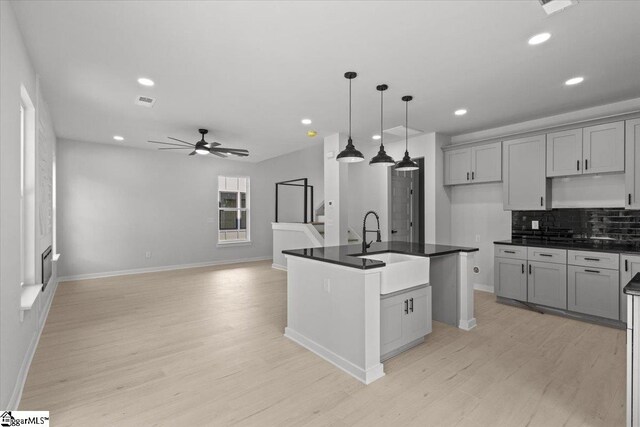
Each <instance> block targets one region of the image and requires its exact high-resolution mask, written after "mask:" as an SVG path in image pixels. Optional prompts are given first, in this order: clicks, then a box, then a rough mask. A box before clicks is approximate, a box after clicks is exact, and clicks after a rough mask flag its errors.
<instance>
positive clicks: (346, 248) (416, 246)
mask: <svg viewBox="0 0 640 427" xmlns="http://www.w3.org/2000/svg"><path fill="white" fill-rule="evenodd" d="M477 250H478V248H465V247H461V246H448V245H427V244H420V243H408V242H380V243H376V242H374V243H372V244H371V247H370V248H369V249H367V252H366V254H365V253H364V252H363V251H362V244H358V245H343V246H329V247H326V248H308V249H289V250H284V251H282V253H283V254H286V255H293V256H298V257H302V258H309V259H313V260H316V261H322V262H328V263H331V264H338V265H342V266H345V267H353V268H360V269H363V270H367V269H370V268H378V267H384V266H385V263H384V262H382V261H377V260H372V259H364V258H357V257H358V256H359V255H374V254H382V253H385V252H393V253H398V254H406V255H414V256H422V257H432V256H439V255H448V254H454V253H457V252H475V251H477Z"/></svg>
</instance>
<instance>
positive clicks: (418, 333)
mask: <svg viewBox="0 0 640 427" xmlns="http://www.w3.org/2000/svg"><path fill="white" fill-rule="evenodd" d="M477 250H478V249H477V248H465V247H458V246H448V245H429V244H417V243H407V242H380V243H373V244H372V245H371V247H370V248H368V249H365V248H364V247H363V246H362V245H344V246H333V247H321V248H308V249H295V250H285V251H283V253H284V254H285V257H286V259H287V327H286V328H285V336H286V337H287V338H289V339H291V340H293V341H295V342H296V343H298V344H300V345H302V346H303V347H305V348H307V349H308V350H311V351H312V352H314V353H316V354H317V355H319V356H320V357H322V358H324V359H325V360H327V361H329V362H331V363H333V364H334V365H336V366H337V367H339V368H341V369H342V370H344V371H345V372H347V373H349V374H351V375H352V376H354V377H355V378H357V379H358V380H360V381H361V382H363V383H365V384H369V383H371V382H373V381H375V380H376V379H378V378H380V377H382V376H383V375H384V369H383V364H382V362H383V361H384V360H385V359H387V358H389V357H392V356H394V355H396V354H398V353H400V352H402V351H405V350H407V349H409V348H411V347H413V346H415V345H417V344H419V343H420V342H422V341H423V340H424V336H425V335H427V334H428V333H430V332H431V320H432V318H433V319H434V320H438V321H443V322H445V323H448V324H452V325H454V326H457V327H459V328H461V329H464V330H470V329H472V328H473V327H474V326H475V325H476V320H475V317H474V314H473V284H472V283H471V280H470V277H471V272H472V271H471V270H472V268H473V258H474V252H476V251H477Z"/></svg>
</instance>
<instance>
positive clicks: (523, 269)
mask: <svg viewBox="0 0 640 427" xmlns="http://www.w3.org/2000/svg"><path fill="white" fill-rule="evenodd" d="M522 274H524V264H522Z"/></svg>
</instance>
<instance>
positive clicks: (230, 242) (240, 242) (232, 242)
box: [216, 240, 253, 247]
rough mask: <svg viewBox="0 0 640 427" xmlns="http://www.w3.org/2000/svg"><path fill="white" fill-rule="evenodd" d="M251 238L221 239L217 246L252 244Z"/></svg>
mask: <svg viewBox="0 0 640 427" xmlns="http://www.w3.org/2000/svg"><path fill="white" fill-rule="evenodd" d="M251 245H253V242H252V241H251V240H219V241H218V243H217V245H216V246H219V247H221V246H251Z"/></svg>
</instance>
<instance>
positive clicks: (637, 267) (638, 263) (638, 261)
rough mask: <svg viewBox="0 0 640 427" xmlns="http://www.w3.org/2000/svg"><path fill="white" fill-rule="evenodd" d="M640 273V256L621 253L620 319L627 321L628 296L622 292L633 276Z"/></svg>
mask: <svg viewBox="0 0 640 427" xmlns="http://www.w3.org/2000/svg"><path fill="white" fill-rule="evenodd" d="M638 273H640V256H638V255H620V294H619V295H620V321H621V322H625V323H626V322H627V298H626V297H627V296H626V295H625V294H624V292H622V290H623V289H624V287H625V286H627V283H629V281H630V280H631V278H632V277H633V276H635V275H636V274H638Z"/></svg>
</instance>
